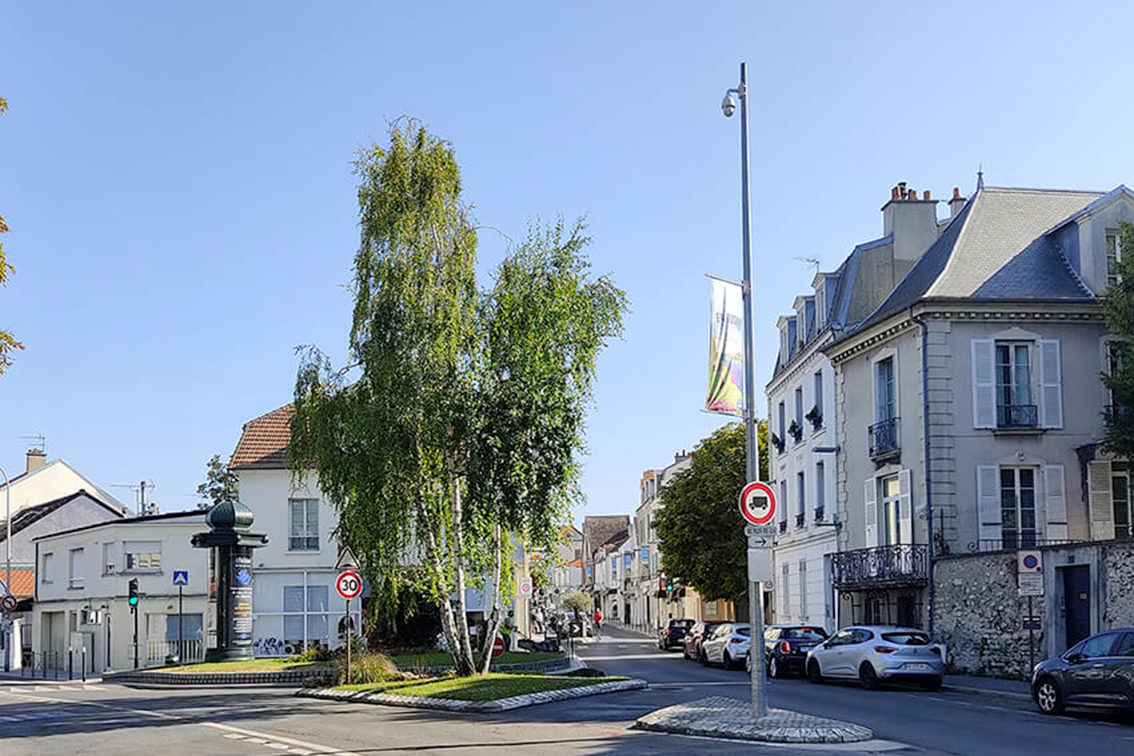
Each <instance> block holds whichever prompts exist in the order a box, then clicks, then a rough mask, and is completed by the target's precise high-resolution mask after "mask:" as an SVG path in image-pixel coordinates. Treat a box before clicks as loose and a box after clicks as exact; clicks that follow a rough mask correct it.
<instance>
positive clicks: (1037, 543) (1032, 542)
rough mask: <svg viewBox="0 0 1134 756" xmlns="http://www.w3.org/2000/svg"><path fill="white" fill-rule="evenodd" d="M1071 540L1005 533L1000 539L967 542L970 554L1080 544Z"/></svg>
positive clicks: (1030, 534)
mask: <svg viewBox="0 0 1134 756" xmlns="http://www.w3.org/2000/svg"><path fill="white" fill-rule="evenodd" d="M1082 542H1083V541H1081V540H1079V539H1072V538H1040V537H1038V536H1037V535H1036V534H1035V533H1005V534H1004V535H1003V536H1002V537H1000V538H981V539H980V540H977V541H969V543H968V550H969V553H970V554H977V553H981V552H988V551H1016V550H1018V549H1039V548H1042V547H1044V546H1066V545H1068V544H1072V543H1082Z"/></svg>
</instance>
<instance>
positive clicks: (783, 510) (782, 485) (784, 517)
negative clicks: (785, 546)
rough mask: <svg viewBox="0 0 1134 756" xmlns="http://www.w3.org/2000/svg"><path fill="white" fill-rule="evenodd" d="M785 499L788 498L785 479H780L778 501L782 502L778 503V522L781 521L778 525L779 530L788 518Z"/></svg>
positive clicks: (785, 524)
mask: <svg viewBox="0 0 1134 756" xmlns="http://www.w3.org/2000/svg"><path fill="white" fill-rule="evenodd" d="M787 500H788V498H787V481H786V480H781V481H780V501H781V502H783V503H782V504H780V505H779V508H780V512H781V514H780V522H781V523H782V525H781V526H780V529H781V530H782V529H784V528H786V527H787V520H788V514H787V510H788V508H787Z"/></svg>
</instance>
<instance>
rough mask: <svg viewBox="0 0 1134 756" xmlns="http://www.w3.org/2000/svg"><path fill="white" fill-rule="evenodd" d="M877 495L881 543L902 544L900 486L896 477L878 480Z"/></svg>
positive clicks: (889, 476) (890, 476)
mask: <svg viewBox="0 0 1134 756" xmlns="http://www.w3.org/2000/svg"><path fill="white" fill-rule="evenodd" d="M878 493H879V497H880V498H881V502H882V512H881V514H882V538H883V543H886V544H888V545H896V544H899V543H904V541H903V540H902V537H903V535H905V536H908V535H909V534H908V533H905V534H903V533H902V508H901V486H899V485H898V476H897V475H887V476H885V477H883V478H879V480H878Z"/></svg>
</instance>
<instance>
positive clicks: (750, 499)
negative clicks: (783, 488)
mask: <svg viewBox="0 0 1134 756" xmlns="http://www.w3.org/2000/svg"><path fill="white" fill-rule="evenodd" d="M740 513H741V514H742V515H744V519H746V520H748V522H750V523H752V524H753V525H766V524H768V523H769V522H771V521H772V518H773V517H775V516H776V494H775V493H774V492H773V491H772V487H771V486H769V485H768V484H767V483H762V482H760V481H758V480H754V481H752V482H751V483H749V484H748V485H746V486H745V487H744V490H742V491H741V492H740Z"/></svg>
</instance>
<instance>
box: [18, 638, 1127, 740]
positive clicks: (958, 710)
mask: <svg viewBox="0 0 1134 756" xmlns="http://www.w3.org/2000/svg"><path fill="white" fill-rule="evenodd" d="M581 656H583V657H584V658H585V659H586V660H587V661H588V663H589V664H590V665H591V666H594V667H598V668H600V669H603V670H604V671H606V672H607V673H608V674H620V675H622V674H626V675H633V676H637V677H642V678H645V679H647V680H648V681H649V682H650V684H651V685H650V688H649V689H648V690H646V691H637V692H627V693H617V694H608V695H604V696H595V697H592V698H584V699H578V700H575V701H570V702H566V703H558V704H546V705H543V706H535V707H531V708H527V709H520V710H517V711H514V712H509V713H507V714H499V715H491V716H485V715H462V714H445V713H436V712H429V711H423V710H414V709H400V708H394V707H385V706H371V705H365V704H343V703H337V702H329V701H316V700H312V699H305V698H296V697H294V696H293V695H292V691H290V690H287V689H277V688H235V687H232V688H226V689H188V690H186V689H139V688H127V687H123V686H118V685H109V684H101V683H100V684H94V685H88V686H83V685H81V684H66V683H61V684H53V683H42V684H34V685H32V684H14V683H11V684H10V683H8V682H6V681H3V680H0V756H53V755H54V754H61V755H65V756H70V755H71V754H83V756H87V755H88V754H89V755H90V756H112V755H113V756H119V755H121V756H132V755H133V754H139V755H141V754H145V755H146V756H153V755H154V754H159V756H189V755H190V754H192V755H193V756H200V755H202V754H207V755H209V756H212V755H216V756H261V755H264V754H281V753H288V754H295V755H296V756H312V755H313V754H321V755H329V754H335V755H336V756H351V755H352V754H355V755H357V756H363V755H364V754H382V755H383V756H384V755H386V754H446V756H448V754H454V755H463V754H478V755H486V754H509V755H511V754H534V755H536V756H543V755H544V754H678V753H680V754H688V753H709V752H712V753H713V754H741V753H744V754H752V753H756V754H774V755H775V756H796V755H799V754H817V753H894V754H910V755H911V756H913V755H914V754H917V755H919V756H931V755H936V754H980V755H981V756H985V755H986V754H994V755H999V754H1021V756H1022V755H1024V754H1027V755H1028V756H1035V755H1037V754H1074V753H1091V754H1092V756H1096V755H1097V756H1105V755H1107V754H1123V756H1128V755H1129V754H1131V753H1134V724H1132V723H1131V722H1130V721H1129V720H1124V719H1121V718H1104V719H1097V718H1088V717H1084V716H1072V717H1059V718H1050V717H1044V716H1042V715H1040V714H1039V713H1037V712H1035V711H1034V710H1033V709H1032V707H1031V704H1030V702H1028V701H1027V700H1024V699H1014V698H1010V697H989V696H977V695H972V694H967V693H955V692H947V691H943V692H940V693H926V692H922V691H902V690H896V691H865V690H861V689H859V688H858V687H856V686H851V685H823V686H814V685H811V684H809V683H807V682H805V681H800V680H775V681H772V682H771V684H770V690H771V704H772V705H773V706H776V707H782V708H791V709H797V710H801V711H806V712H809V713H813V714H819V715H823V716H829V717H835V718H839V719H844V720H848V721H852V722H857V723H859V724H864V725H867V726H869V727H871V728H872V729H874V731H875V733H876V735H877V736H878V739H877V740H875V741H872V742H869V743H866V744H860V745H854V746H842V747H837V748H836V747H830V746H822V747H798V746H795V747H774V746H755V745H751V744H747V743H734V742H727V741H714V740H708V739H698V738H688V737H680V736H671V735H660V734H653V733H642V732H638V731H635V730H632V729H630V728H631V725H632V724H633V722H634V720H635V719H636V718H637V717H638V716H640V715H641V714H644V713H646V712H648V711H652V710H654V709H657V708H661V707H663V706H668V705H671V704H674V703H677V702H680V701H687V700H692V699H696V698H700V697H703V696H708V695H725V696H733V697H737V698H745V697H746V696H747V695H748V686H747V677H746V675H745V674H744V673H743V672H741V671H726V670H722V669H713V668H705V667H702V666H700V665H699V664H696V663H694V662H687V661H683V660H682V658H681V655H680V654H679V653H662V652H660V651H658V650H657V649H656V648H655V647H654V645H653V642H652V641H651V640H650V639H645V638H641V637H640V636H635V635H631V634H629V633H625V632H622V631H619V630H609V631H608V632H607V635H606V637H605V638H604V639H603V640H602V641H600V642H597V643H594V644H589V645H587V646H585V647H584V648H583V650H582V651H581Z"/></svg>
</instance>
